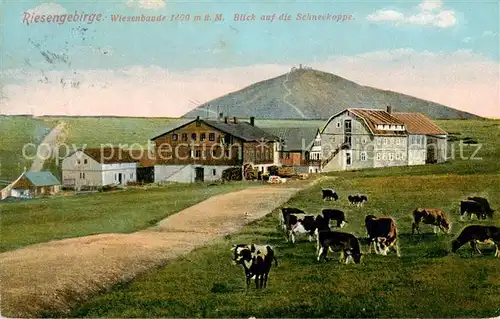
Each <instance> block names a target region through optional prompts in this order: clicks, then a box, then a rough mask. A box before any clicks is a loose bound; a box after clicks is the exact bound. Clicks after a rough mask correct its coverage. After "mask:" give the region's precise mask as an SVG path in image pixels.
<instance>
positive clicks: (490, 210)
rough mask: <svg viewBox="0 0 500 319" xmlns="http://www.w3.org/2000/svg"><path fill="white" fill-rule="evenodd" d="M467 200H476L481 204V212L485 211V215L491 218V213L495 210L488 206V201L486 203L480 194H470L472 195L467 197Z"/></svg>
mask: <svg viewBox="0 0 500 319" xmlns="http://www.w3.org/2000/svg"><path fill="white" fill-rule="evenodd" d="M467 199H468V200H473V201H475V202H478V203H479V204H481V206H483V212H484V213H486V215H487V216H488V217H489V218H493V213H494V212H495V211H494V210H493V209H491V207H490V203H488V200H487V199H486V198H484V197H480V196H472V197H467Z"/></svg>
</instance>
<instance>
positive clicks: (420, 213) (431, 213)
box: [411, 208, 451, 235]
mask: <svg viewBox="0 0 500 319" xmlns="http://www.w3.org/2000/svg"><path fill="white" fill-rule="evenodd" d="M413 220H414V221H413V225H412V229H411V233H412V235H413V234H415V231H417V232H418V233H420V229H419V225H420V222H422V223H424V224H427V225H432V226H434V233H435V234H437V232H438V228H439V229H440V230H441V231H442V232H443V233H447V234H449V233H450V231H451V223H450V222H449V221H448V218H447V217H446V214H445V213H444V212H443V211H441V210H439V209H432V208H416V209H415V210H414V211H413Z"/></svg>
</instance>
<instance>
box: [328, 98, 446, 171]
mask: <svg viewBox="0 0 500 319" xmlns="http://www.w3.org/2000/svg"><path fill="white" fill-rule="evenodd" d="M320 133H321V145H322V158H323V163H322V169H323V171H324V172H325V171H326V172H327V171H341V170H352V169H363V168H370V167H385V166H403V165H421V164H426V163H439V162H443V161H445V160H446V152H447V150H446V147H447V133H446V132H445V131H443V130H442V129H440V128H439V127H438V126H437V125H436V124H434V123H433V122H432V121H431V120H430V119H429V118H427V117H426V116H425V115H423V114H420V113H393V112H392V108H391V107H390V106H388V107H387V109H386V110H379V109H361V108H349V109H346V110H344V111H342V112H339V113H337V114H335V115H334V116H332V117H331V118H330V119H329V120H328V121H327V123H326V124H325V126H324V127H323V128H322V130H321V132H320Z"/></svg>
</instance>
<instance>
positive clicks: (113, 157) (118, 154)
mask: <svg viewBox="0 0 500 319" xmlns="http://www.w3.org/2000/svg"><path fill="white" fill-rule="evenodd" d="M80 151H82V152H83V153H85V154H87V155H88V156H89V157H90V158H92V159H93V160H95V161H96V162H98V163H101V164H121V163H137V162H139V161H140V159H139V158H136V157H135V156H134V154H133V153H132V152H131V150H127V149H120V148H119V147H115V148H111V147H108V148H102V149H101V148H85V149H81V150H80Z"/></svg>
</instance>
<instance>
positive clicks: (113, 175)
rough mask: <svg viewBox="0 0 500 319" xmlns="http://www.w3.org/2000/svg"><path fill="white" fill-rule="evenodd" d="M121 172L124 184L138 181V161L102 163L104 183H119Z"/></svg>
mask: <svg viewBox="0 0 500 319" xmlns="http://www.w3.org/2000/svg"><path fill="white" fill-rule="evenodd" d="M119 174H122V182H121V184H122V185H127V183H128V182H135V181H137V164H136V163H119V164H103V165H102V180H103V185H111V184H118V183H119Z"/></svg>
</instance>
